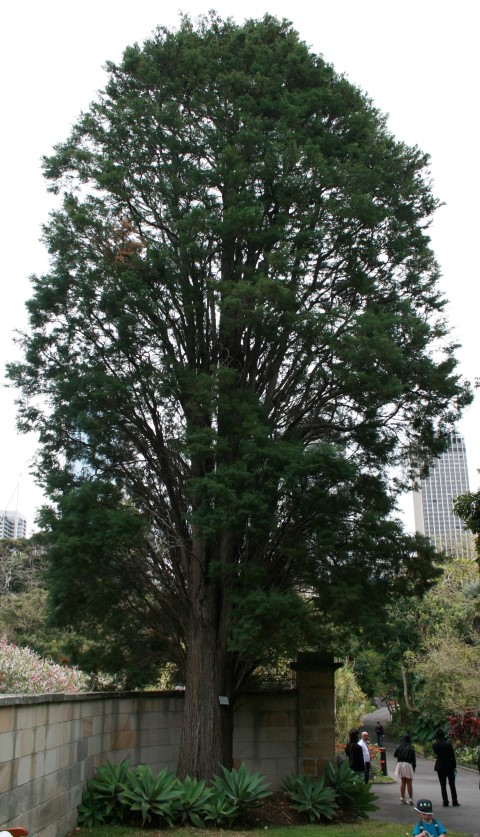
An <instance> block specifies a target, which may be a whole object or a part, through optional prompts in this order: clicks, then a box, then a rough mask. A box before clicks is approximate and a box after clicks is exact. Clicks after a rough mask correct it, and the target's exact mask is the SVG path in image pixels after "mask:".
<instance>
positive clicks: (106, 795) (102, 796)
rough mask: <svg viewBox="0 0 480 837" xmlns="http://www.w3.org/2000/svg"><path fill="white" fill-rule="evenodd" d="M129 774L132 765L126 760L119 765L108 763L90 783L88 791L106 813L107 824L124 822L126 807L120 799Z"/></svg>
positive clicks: (98, 769)
mask: <svg viewBox="0 0 480 837" xmlns="http://www.w3.org/2000/svg"><path fill="white" fill-rule="evenodd" d="M129 772H130V764H129V762H128V761H126V760H123V761H121V762H120V763H119V764H112V762H107V763H106V764H104V765H101V766H100V767H98V768H97V770H96V772H95V775H94V776H93V778H92V779H90V780H89V782H88V785H87V786H88V790H89V791H90V792H91V793H92V794H93V797H94V799H95V801H96V803H97V805H98V807H99V809H100V810H102V811H103V812H104V820H105V821H107V822H111V823H114V822H118V820H123V817H124V813H125V805H124V803H123V802H122V800H121V798H120V797H121V793H122V791H123V789H124V785H125V783H126V782H127V781H128V776H129ZM79 814H80V812H79Z"/></svg>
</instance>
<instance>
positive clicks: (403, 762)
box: [393, 735, 417, 805]
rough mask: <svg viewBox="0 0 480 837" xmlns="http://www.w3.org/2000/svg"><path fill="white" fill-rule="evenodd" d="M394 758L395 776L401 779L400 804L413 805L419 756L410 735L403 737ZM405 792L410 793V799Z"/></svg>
mask: <svg viewBox="0 0 480 837" xmlns="http://www.w3.org/2000/svg"><path fill="white" fill-rule="evenodd" d="M393 757H394V758H396V759H397V766H396V768H395V776H398V778H399V779H400V802H401V803H402V805H406V804H407V802H408V804H409V805H413V774H414V773H415V768H416V766H417V755H416V753H415V750H414V748H413V747H412V740H411V738H410V736H409V735H404V736H403V738H402V740H401V742H400V744H398V745H397V747H396V748H395V750H394V752H393ZM405 791H408V799H407V798H406V796H405Z"/></svg>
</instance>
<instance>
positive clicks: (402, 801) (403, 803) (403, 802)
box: [400, 796, 407, 805]
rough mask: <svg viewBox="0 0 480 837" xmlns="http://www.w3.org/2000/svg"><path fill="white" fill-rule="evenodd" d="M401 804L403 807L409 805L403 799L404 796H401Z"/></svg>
mask: <svg viewBox="0 0 480 837" xmlns="http://www.w3.org/2000/svg"><path fill="white" fill-rule="evenodd" d="M400 802H401V803H402V805H406V804H407V802H406V800H405V799H404V798H403V796H401V797H400Z"/></svg>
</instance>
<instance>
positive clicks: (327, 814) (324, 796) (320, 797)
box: [283, 774, 338, 822]
mask: <svg viewBox="0 0 480 837" xmlns="http://www.w3.org/2000/svg"><path fill="white" fill-rule="evenodd" d="M283 786H284V788H285V792H286V795H287V797H288V799H289V800H290V802H291V803H292V806H293V807H294V808H295V809H296V810H297V811H300V812H301V813H305V814H306V815H307V817H308V819H309V822H315V820H321V819H326V820H333V819H334V817H335V814H336V813H337V812H338V806H337V804H336V802H335V791H334V790H333V789H332V788H326V787H324V779H323V776H321V777H320V778H313V777H312V776H308V775H306V774H302V775H300V776H294V777H292V778H287V779H285V781H284V783H283Z"/></svg>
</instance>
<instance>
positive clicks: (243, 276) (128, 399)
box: [9, 14, 470, 778]
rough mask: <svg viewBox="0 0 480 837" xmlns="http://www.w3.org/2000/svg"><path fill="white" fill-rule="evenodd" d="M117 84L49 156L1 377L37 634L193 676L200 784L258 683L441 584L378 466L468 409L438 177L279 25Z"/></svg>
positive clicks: (140, 669) (213, 21)
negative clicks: (56, 629) (432, 239)
mask: <svg viewBox="0 0 480 837" xmlns="http://www.w3.org/2000/svg"><path fill="white" fill-rule="evenodd" d="M107 68H108V71H109V79H108V82H107V85H106V87H105V90H104V91H103V92H102V93H101V94H100V96H99V98H98V99H97V101H95V102H94V103H92V105H91V107H90V109H89V111H88V112H86V113H85V114H83V115H82V116H81V118H80V119H79V121H78V122H77V124H76V125H75V126H74V128H73V130H72V133H71V135H70V137H69V138H68V139H67V141H66V142H64V143H62V144H60V145H58V146H57V147H56V148H55V151H54V153H53V154H52V155H51V156H50V157H48V158H46V159H45V174H46V177H47V178H48V180H49V181H50V184H51V189H52V190H53V191H54V192H56V193H57V194H59V196H60V198H61V201H60V203H59V206H58V208H57V209H56V210H55V211H54V212H53V213H52V216H51V219H50V222H49V224H48V225H47V226H46V228H45V242H46V245H47V247H48V250H49V253H50V256H51V266H50V269H49V271H48V272H47V273H46V274H45V275H43V276H39V277H35V278H34V280H33V286H34V290H33V297H32V299H31V300H30V302H29V303H28V309H29V315H30V329H29V332H28V333H27V334H26V335H25V336H24V338H23V348H24V361H23V362H20V363H18V364H13V365H11V366H10V370H9V374H10V377H11V379H12V380H13V381H14V382H15V383H16V384H17V385H18V387H19V388H20V391H21V399H20V407H19V410H20V412H19V416H20V426H21V427H22V428H23V429H25V430H29V429H32V428H33V429H35V430H36V431H37V432H38V433H39V438H40V452H39V457H38V477H39V479H40V481H41V483H42V484H43V486H44V488H45V490H46V492H47V494H48V495H49V497H50V498H51V501H52V506H51V508H50V509H48V510H45V512H44V514H43V523H44V526H45V527H46V529H47V531H48V532H49V534H50V548H49V551H48V560H49V571H48V584H49V591H50V600H51V607H52V613H53V616H54V618H55V619H56V621H57V623H58V624H62V625H67V626H68V625H72V624H73V625H75V626H76V629H77V630H79V631H80V632H81V633H82V634H84V635H87V636H88V637H90V648H89V649H88V648H87V649H85V647H84V646H82V647H81V648H79V654H81V656H79V658H78V661H79V662H80V663H81V664H82V666H86V665H89V666H90V667H92V668H94V666H95V665H99V666H100V667H101V668H102V669H104V670H112V671H120V672H122V673H123V676H124V679H125V682H126V683H128V684H130V685H132V684H133V685H136V684H139V683H141V682H149V681H151V680H152V678H153V677H154V673H155V671H158V669H159V668H160V667H161V666H162V664H163V663H166V662H170V663H172V662H173V663H174V664H175V665H176V666H177V667H178V670H179V671H181V672H183V676H184V681H185V686H186V691H185V706H186V711H185V716H184V718H185V721H184V730H183V737H182V745H181V752H180V773H181V775H183V776H185V775H187V774H190V775H192V776H195V777H196V778H198V777H201V776H203V777H204V778H205V777H207V776H208V777H210V776H211V775H212V773H213V772H214V771H215V770H218V768H219V765H220V764H230V763H231V737H232V715H231V713H232V711H233V705H234V702H235V699H236V696H237V695H238V693H239V692H240V691H241V689H242V686H243V684H244V683H245V680H246V678H248V676H249V675H250V674H251V672H252V671H253V670H254V669H255V668H256V667H257V665H258V664H259V663H262V662H268V661H269V660H273V659H274V658H275V657H276V656H277V655H278V654H282V653H283V654H287V655H289V654H292V653H293V652H294V651H296V650H297V648H298V647H301V646H303V647H315V646H317V647H318V646H319V645H320V644H321V643H323V645H324V646H330V647H332V645H333V643H334V637H335V631H336V626H337V625H339V624H342V625H347V624H357V623H359V622H361V623H363V624H365V625H368V626H369V628H370V630H373V629H374V628H375V626H377V627H378V626H379V625H381V624H382V618H383V617H382V611H383V609H384V607H385V606H386V605H387V604H388V601H389V599H391V597H392V596H399V595H411V594H417V593H419V592H421V591H423V590H424V589H425V587H428V586H429V584H431V582H432V580H433V579H434V577H435V574H436V570H435V568H434V567H433V566H432V558H433V552H432V550H431V548H430V547H429V546H428V545H427V544H426V542H425V541H422V539H420V538H411V537H408V536H406V535H405V534H404V533H403V532H402V527H401V524H400V522H399V521H398V520H396V519H395V518H394V516H393V512H394V508H395V493H396V491H397V490H398V489H399V487H400V480H399V481H398V482H397V483H396V484H394V483H391V482H390V480H389V476H390V473H391V471H390V469H391V467H392V466H395V465H401V466H402V471H401V472H402V473H403V474H404V475H405V476H404V483H407V482H408V481H409V479H410V476H411V474H412V473H414V472H415V469H416V467H417V465H418V463H419V462H420V461H422V462H423V461H425V460H428V459H429V457H432V456H433V455H434V454H436V453H438V452H439V451H440V450H442V448H443V447H444V445H445V441H446V439H447V436H448V433H449V431H450V429H451V427H452V425H453V424H454V422H455V420H456V419H457V417H458V414H459V411H460V410H461V408H462V406H463V405H464V404H465V403H467V402H468V401H469V399H470V396H469V393H468V391H467V390H466V389H465V388H464V386H463V385H462V384H461V382H460V381H459V379H458V376H457V375H456V373H455V366H456V361H455V357H454V346H453V345H452V344H451V342H450V341H449V338H448V329H447V326H446V323H445V320H444V316H443V313H442V312H443V307H444V300H443V299H442V298H441V295H440V293H439V290H438V287H437V277H438V269H437V265H436V263H435V259H434V257H433V254H432V252H431V250H430V247H429V238H428V234H427V228H428V225H429V223H430V220H431V216H432V213H433V212H434V210H435V208H436V206H437V201H436V199H435V198H434V197H433V195H432V192H431V188H430V183H429V176H428V170H427V164H428V159H427V157H426V156H425V155H424V154H422V153H421V152H420V151H419V150H418V149H417V148H408V147H407V146H405V145H404V144H402V143H400V142H397V141H396V140H395V139H394V138H393V137H392V136H391V135H390V133H389V132H388V130H387V128H386V124H385V120H384V118H383V117H382V116H381V115H380V114H379V113H378V111H377V110H376V109H375V108H374V107H373V106H372V104H371V102H370V101H369V100H368V99H367V98H366V97H365V96H364V95H363V94H362V93H361V92H360V91H359V90H357V89H356V88H355V87H354V86H353V85H351V84H350V83H349V82H348V81H347V80H346V79H345V78H343V77H341V76H339V75H337V74H336V73H335V71H334V70H333V68H332V67H330V66H329V65H327V64H326V63H325V62H324V61H323V59H321V58H320V57H318V56H316V55H313V54H312V53H310V52H309V50H308V49H307V47H306V45H305V44H304V43H302V42H301V41H300V40H299V39H298V36H297V34H296V33H295V32H294V31H293V30H292V28H291V26H290V25H289V24H287V23H286V22H279V21H277V20H275V19H273V18H271V17H269V16H267V17H265V18H264V19H263V20H261V21H247V22H246V23H245V24H244V25H243V26H239V25H236V24H234V23H233V22H232V21H221V20H219V19H218V18H217V17H216V16H215V15H214V14H212V15H211V16H210V17H209V18H206V19H201V20H200V21H199V22H198V23H197V24H196V25H193V24H192V23H191V21H190V20H188V19H187V18H183V19H182V22H181V25H180V27H179V29H178V31H176V32H170V31H167V30H166V29H163V28H159V29H158V30H157V31H156V32H155V33H154V34H153V36H152V37H151V38H150V39H149V40H148V41H146V42H145V43H144V45H143V46H142V47H140V46H138V45H134V46H132V47H129V48H127V49H126V50H125V53H124V56H123V60H122V61H121V62H120V64H118V65H115V64H112V63H110V64H108V65H107ZM405 463H409V465H408V467H405ZM305 591H308V592H309V594H310V595H309V596H308V598H304V597H303V596H302V595H301V594H302V593H303V592H305ZM366 600H367V601H368V602H369V607H368V608H365V607H364V602H365V601H366ZM85 650H87V653H84V652H85ZM219 695H224V696H227V697H228V699H229V703H228V704H224V705H223V706H222V707H220V706H219V703H218V696H219ZM227 705H228V707H229V709H226V708H225V706H227ZM200 717H201V723H200ZM199 736H200V738H201V740H199Z"/></svg>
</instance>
